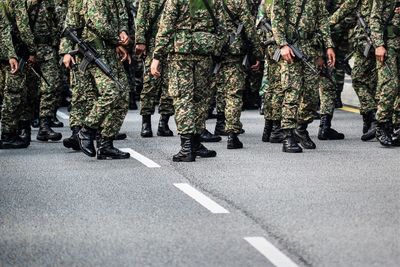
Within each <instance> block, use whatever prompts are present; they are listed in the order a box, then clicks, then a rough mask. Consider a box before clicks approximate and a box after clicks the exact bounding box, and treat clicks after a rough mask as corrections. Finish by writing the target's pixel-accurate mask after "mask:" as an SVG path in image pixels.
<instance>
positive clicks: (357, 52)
mask: <svg viewBox="0 0 400 267" xmlns="http://www.w3.org/2000/svg"><path fill="white" fill-rule="evenodd" d="M372 2H373V0H347V1H346V2H344V3H343V4H342V5H341V6H340V8H339V9H338V10H336V12H335V13H334V14H333V15H332V16H331V17H330V25H331V27H336V25H337V24H338V23H341V22H342V21H343V20H345V18H346V17H348V16H349V15H350V16H356V14H358V16H359V17H360V18H362V19H363V20H365V23H366V24H367V25H366V26H367V27H369V17H370V13H371V8H372ZM367 30H368V29H367ZM353 40H354V56H353V57H354V67H353V70H352V74H351V78H352V82H353V88H354V91H355V92H356V94H357V96H358V99H359V100H360V113H361V115H362V117H363V122H364V125H363V130H362V132H363V135H362V136H361V140H363V141H368V140H372V139H373V138H375V132H376V119H375V114H376V108H377V103H376V96H377V91H376V85H377V74H376V59H375V56H374V53H373V51H374V49H371V50H370V51H369V53H368V54H367V55H364V51H365V47H366V37H365V29H363V27H362V26H361V25H359V27H357V29H356V31H355V34H354V37H353Z"/></svg>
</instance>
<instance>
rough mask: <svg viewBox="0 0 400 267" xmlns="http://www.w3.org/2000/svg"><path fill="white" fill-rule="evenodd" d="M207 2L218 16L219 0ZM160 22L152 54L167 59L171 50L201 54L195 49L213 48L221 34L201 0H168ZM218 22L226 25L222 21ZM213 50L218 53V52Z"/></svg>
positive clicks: (177, 52) (179, 52)
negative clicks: (212, 44)
mask: <svg viewBox="0 0 400 267" xmlns="http://www.w3.org/2000/svg"><path fill="white" fill-rule="evenodd" d="M208 2H209V3H210V6H211V8H212V9H213V11H214V12H213V13H214V15H215V16H217V15H216V14H218V13H219V12H221V11H222V6H221V2H220V0H214V1H212V0H208ZM159 25H160V27H159V30H158V33H157V37H156V42H155V48H154V54H153V56H154V58H157V59H161V58H164V57H165V56H166V54H168V53H170V52H172V53H174V54H183V55H199V54H198V53H197V52H196V51H197V50H198V49H199V48H200V47H210V45H211V43H215V42H216V38H217V36H219V34H220V33H219V32H216V30H217V29H216V28H217V25H214V23H213V20H212V18H211V15H210V13H209V12H208V11H207V9H206V7H205V5H204V3H203V1H202V0H190V1H188V0H168V1H167V2H166V4H165V7H164V12H163V15H162V17H161V20H160V23H159ZM218 25H219V26H220V27H221V28H224V26H223V24H222V22H221V21H219V22H218ZM222 35H223V34H222ZM221 38H223V37H221ZM224 41H226V40H224ZM221 42H222V41H221ZM170 46H171V49H172V51H171V49H169V47H170ZM213 52H214V53H216V54H219V53H218V51H213ZM210 56H211V53H210Z"/></svg>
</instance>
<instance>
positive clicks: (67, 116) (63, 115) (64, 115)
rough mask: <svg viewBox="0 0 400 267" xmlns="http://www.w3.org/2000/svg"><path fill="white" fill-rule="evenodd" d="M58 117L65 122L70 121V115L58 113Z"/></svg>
mask: <svg viewBox="0 0 400 267" xmlns="http://www.w3.org/2000/svg"><path fill="white" fill-rule="evenodd" d="M57 116H58V117H60V118H61V119H63V120H69V115H67V114H65V113H64V112H61V111H57Z"/></svg>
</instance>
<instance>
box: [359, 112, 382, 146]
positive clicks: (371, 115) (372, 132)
mask: <svg viewBox="0 0 400 267" xmlns="http://www.w3.org/2000/svg"><path fill="white" fill-rule="evenodd" d="M364 117H365V118H364ZM375 117H376V113H375V111H370V112H368V113H367V114H365V115H363V121H364V125H363V132H364V131H365V130H366V131H365V133H364V134H363V135H362V136H361V140H362V141H364V142H366V141H370V140H372V139H374V138H375V136H376V126H377V124H378V122H377V121H376V118H375Z"/></svg>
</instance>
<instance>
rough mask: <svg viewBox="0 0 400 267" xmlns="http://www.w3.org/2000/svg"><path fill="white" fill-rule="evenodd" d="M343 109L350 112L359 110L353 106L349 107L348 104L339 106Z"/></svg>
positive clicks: (358, 112)
mask: <svg viewBox="0 0 400 267" xmlns="http://www.w3.org/2000/svg"><path fill="white" fill-rule="evenodd" d="M340 109H341V110H343V111H347V112H351V113H357V114H360V110H359V109H358V108H353V107H349V106H344V107H342V108H340Z"/></svg>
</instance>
